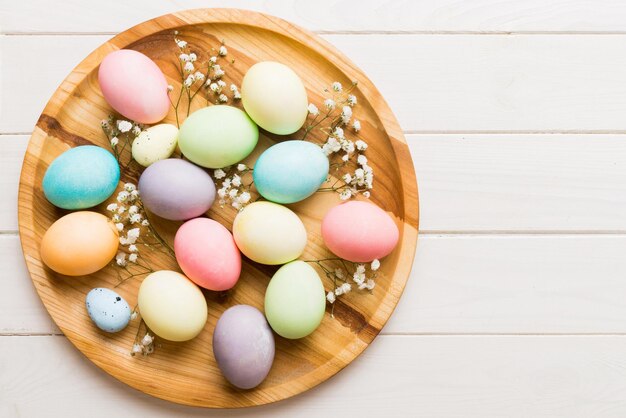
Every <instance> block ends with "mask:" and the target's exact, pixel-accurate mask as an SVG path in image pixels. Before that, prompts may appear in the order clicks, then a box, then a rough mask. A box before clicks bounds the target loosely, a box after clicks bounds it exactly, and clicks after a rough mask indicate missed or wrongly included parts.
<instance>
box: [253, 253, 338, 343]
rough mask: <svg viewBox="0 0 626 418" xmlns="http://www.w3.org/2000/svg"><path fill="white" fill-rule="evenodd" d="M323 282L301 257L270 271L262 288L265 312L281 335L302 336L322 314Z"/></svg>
mask: <svg viewBox="0 0 626 418" xmlns="http://www.w3.org/2000/svg"><path fill="white" fill-rule="evenodd" d="M325 309H326V296H325V292H324V285H323V284H322V281H321V280H320V276H319V275H318V274H317V272H316V271H315V269H314V268H313V267H311V266H310V265H309V264H308V263H306V262H304V261H300V260H297V261H292V262H291V263H289V264H285V265H284V266H282V267H281V268H279V269H278V271H277V272H276V273H275V274H274V276H273V277H272V279H271V280H270V283H269V285H268V286H267V290H266V291H265V316H266V317H267V321H268V322H269V323H270V326H271V327H272V329H273V330H274V331H276V333H277V334H278V335H280V336H282V337H285V338H290V339H296V338H302V337H306V336H307V335H309V334H310V333H312V332H313V331H315V329H316V328H317V327H318V326H319V324H320V323H321V322H322V319H323V318H324V311H325Z"/></svg>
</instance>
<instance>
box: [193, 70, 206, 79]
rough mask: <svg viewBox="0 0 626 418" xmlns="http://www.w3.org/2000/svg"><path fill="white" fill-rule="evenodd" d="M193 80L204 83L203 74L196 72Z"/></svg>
mask: <svg viewBox="0 0 626 418" xmlns="http://www.w3.org/2000/svg"><path fill="white" fill-rule="evenodd" d="M193 78H194V79H196V80H198V81H204V74H202V73H201V72H200V71H196V73H195V74H194V75H193Z"/></svg>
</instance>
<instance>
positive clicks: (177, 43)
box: [174, 39, 187, 49]
mask: <svg viewBox="0 0 626 418" xmlns="http://www.w3.org/2000/svg"><path fill="white" fill-rule="evenodd" d="M174 41H175V42H176V45H178V47H179V48H181V49H182V48H184V47H186V46H187V41H182V40H180V39H175V40H174Z"/></svg>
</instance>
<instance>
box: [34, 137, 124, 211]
mask: <svg viewBox="0 0 626 418" xmlns="http://www.w3.org/2000/svg"><path fill="white" fill-rule="evenodd" d="M119 181H120V166H119V164H118V163H117V160H116V159H115V157H114V156H113V154H111V153H110V152H109V151H107V150H105V149H104V148H100V147H97V146H94V145H84V146H80V147H76V148H72V149H70V150H68V151H65V152H64V153H63V154H61V155H59V156H58V157H57V158H56V159H55V160H54V161H52V164H50V167H48V170H46V174H45V175H44V177H43V192H44V194H45V195H46V198H47V199H48V200H49V201H50V203H52V204H53V205H54V206H57V207H60V208H62V209H87V208H90V207H92V206H96V205H98V204H100V203H102V202H104V201H105V200H106V199H108V198H109V196H111V195H112V194H113V192H114V191H115V188H116V187H117V183H118V182H119Z"/></svg>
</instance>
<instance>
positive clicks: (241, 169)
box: [237, 164, 248, 171]
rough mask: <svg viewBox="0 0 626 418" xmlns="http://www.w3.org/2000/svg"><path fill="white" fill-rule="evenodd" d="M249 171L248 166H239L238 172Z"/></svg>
mask: <svg viewBox="0 0 626 418" xmlns="http://www.w3.org/2000/svg"><path fill="white" fill-rule="evenodd" d="M247 169H248V166H247V165H245V164H237V171H245V170H247Z"/></svg>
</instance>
